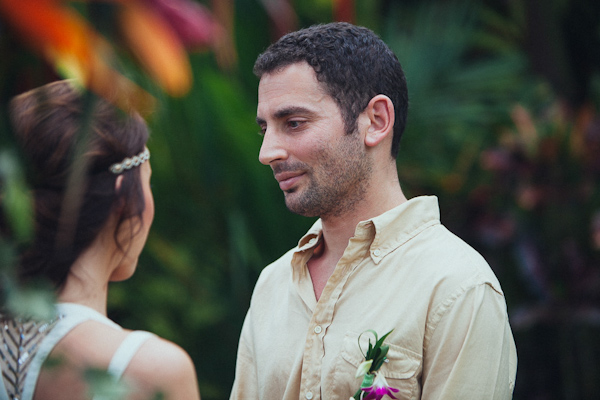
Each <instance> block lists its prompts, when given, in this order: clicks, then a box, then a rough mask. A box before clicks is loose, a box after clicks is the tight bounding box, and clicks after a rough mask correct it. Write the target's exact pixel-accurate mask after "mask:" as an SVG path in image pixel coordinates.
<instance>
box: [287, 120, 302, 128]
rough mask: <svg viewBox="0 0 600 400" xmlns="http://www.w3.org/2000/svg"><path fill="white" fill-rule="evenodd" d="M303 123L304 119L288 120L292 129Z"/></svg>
mask: <svg viewBox="0 0 600 400" xmlns="http://www.w3.org/2000/svg"><path fill="white" fill-rule="evenodd" d="M301 124H302V121H289V122H288V125H289V127H290V128H292V129H296V128H299V127H300V125H301Z"/></svg>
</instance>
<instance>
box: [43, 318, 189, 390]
mask: <svg viewBox="0 0 600 400" xmlns="http://www.w3.org/2000/svg"><path fill="white" fill-rule="evenodd" d="M134 332H138V333H139V332H140V331H130V330H126V329H122V330H121V329H115V328H114V327H111V326H108V325H105V324H103V323H101V322H97V321H86V322H84V323H82V324H80V325H78V326H77V327H75V328H74V329H73V330H72V332H70V333H69V334H68V335H66V336H65V337H64V339H63V340H61V342H60V343H58V345H57V346H56V348H55V350H56V353H58V354H56V353H55V354H56V355H59V356H65V357H66V358H67V359H69V360H70V361H71V363H72V365H75V366H77V365H78V366H79V367H90V366H92V367H96V368H100V369H103V370H106V369H108V366H109V365H110V363H111V361H113V357H114V356H115V354H116V353H117V351H120V350H125V352H127V350H128V349H127V347H129V346H134V345H135V344H136V343H135V341H134V342H126V341H127V339H128V337H130V335H131V334H132V333H134ZM137 345H139V347H137V349H134V353H133V354H132V355H131V358H130V360H128V361H125V362H126V363H127V364H126V365H125V366H124V367H125V369H124V373H123V376H122V378H123V379H124V380H126V381H128V382H129V383H131V384H133V385H134V387H135V391H137V392H140V394H141V393H148V394H151V393H156V392H161V393H163V394H164V395H165V397H164V398H165V399H166V400H169V399H182V398H185V399H192V400H193V399H199V394H198V384H197V376H196V371H195V367H194V363H193V362H192V359H191V358H190V356H189V354H188V353H187V352H186V351H185V350H184V349H183V348H181V347H180V346H178V345H177V344H175V343H173V342H171V341H169V340H166V339H163V338H160V337H159V336H156V335H152V334H151V335H148V336H147V337H144V338H142V339H141V341H140V343H137ZM122 347H125V349H122ZM150 397H152V396H150ZM150 397H148V398H150ZM134 398H138V396H134ZM139 398H147V397H146V396H139Z"/></svg>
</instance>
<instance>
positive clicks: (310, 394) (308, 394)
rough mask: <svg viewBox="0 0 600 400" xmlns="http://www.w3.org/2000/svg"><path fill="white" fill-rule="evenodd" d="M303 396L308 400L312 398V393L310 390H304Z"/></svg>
mask: <svg viewBox="0 0 600 400" xmlns="http://www.w3.org/2000/svg"><path fill="white" fill-rule="evenodd" d="M305 397H306V398H307V399H308V400H310V399H312V398H313V394H312V392H306V395H305Z"/></svg>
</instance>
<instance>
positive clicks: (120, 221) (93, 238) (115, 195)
mask: <svg viewBox="0 0 600 400" xmlns="http://www.w3.org/2000/svg"><path fill="white" fill-rule="evenodd" d="M86 99H87V98H86V97H85V96H83V95H82V93H81V92H80V91H78V90H77V89H76V88H75V87H74V86H73V85H72V84H71V83H69V82H68V81H60V82H54V83H51V84H48V85H46V86H42V87H40V88H38V89H35V90H32V91H30V92H27V93H25V94H22V95H20V96H17V97H16V98H14V99H13V100H12V102H11V108H10V115H11V120H12V123H13V128H14V133H15V135H16V137H17V139H18V140H19V141H20V143H21V145H22V148H23V152H24V154H25V156H26V157H27V158H28V162H29V165H31V172H32V174H31V175H32V176H33V182H32V184H31V185H32V188H33V191H34V199H35V236H34V239H33V241H32V243H31V246H29V248H28V250H27V251H26V252H25V253H24V254H23V255H22V258H21V262H20V265H19V270H18V275H19V278H20V279H21V280H22V281H23V282H25V283H28V282H29V283H33V282H36V281H49V282H51V283H52V284H53V285H54V287H55V288H56V294H57V299H58V303H57V312H56V318H54V319H53V320H51V321H41V322H40V321H32V320H27V319H24V318H19V317H10V316H8V315H5V314H4V315H2V321H0V322H1V323H2V325H1V326H2V327H3V329H2V330H1V332H2V343H0V353H1V354H0V364H1V366H2V372H3V379H1V380H0V399H6V398H8V399H20V400H30V399H33V400H42V399H45V400H47V399H66V400H68V399H91V398H94V397H93V396H92V395H90V385H89V382H88V381H89V379H86V378H85V376H84V375H85V374H86V373H87V372H89V371H91V370H103V371H108V373H109V374H110V375H111V377H112V378H111V379H114V380H115V381H116V380H118V379H121V381H122V382H124V383H125V384H126V385H127V387H129V388H130V394H129V395H128V396H127V397H126V398H127V399H150V398H156V397H155V396H156V395H157V393H161V394H162V395H163V396H164V397H163V398H165V399H170V400H174V399H181V400H190V399H191V400H194V399H199V398H200V395H199V392H198V385H197V381H196V373H195V370H194V365H193V363H192V361H191V359H190V357H189V356H188V354H187V353H186V352H185V351H184V350H183V349H181V348H180V347H178V346H177V345H175V344H173V343H171V342H169V341H166V340H164V339H161V338H159V337H157V336H155V335H152V334H150V333H148V332H141V331H134V332H132V331H128V330H126V329H123V328H121V327H120V326H118V325H117V324H115V323H114V322H112V321H111V320H109V319H108V318H107V317H106V303H107V291H108V284H109V282H111V281H121V280H124V279H127V278H129V277H130V276H131V275H133V273H134V271H135V269H136V265H137V260H138V256H139V254H140V252H141V251H142V248H143V246H144V244H145V241H146V237H147V235H148V230H149V228H150V225H151V223H152V219H153V217H154V202H153V198H152V192H151V189H150V174H151V169H150V163H149V161H148V158H149V153H148V149H147V148H146V147H145V146H146V140H147V138H148V131H147V127H146V125H145V123H144V121H143V120H142V118H141V117H139V116H138V115H124V114H123V113H122V112H120V111H119V110H116V109H115V108H114V107H112V106H111V105H110V104H108V103H107V102H105V101H103V100H100V99H96V101H95V102H93V103H89V102H87V101H86ZM89 104H92V107H93V111H92V113H91V114H89ZM89 116H91V118H88V117H89ZM81 143H83V145H81ZM79 148H83V149H84V150H83V151H79V150H77V149H79ZM76 154H77V156H76ZM73 171H75V174H74V173H73ZM78 172H79V174H77V173H78ZM69 182H75V184H71V185H69ZM73 189H75V190H73ZM113 386H115V387H119V386H118V385H113ZM97 398H99V397H98V396H96V399H97Z"/></svg>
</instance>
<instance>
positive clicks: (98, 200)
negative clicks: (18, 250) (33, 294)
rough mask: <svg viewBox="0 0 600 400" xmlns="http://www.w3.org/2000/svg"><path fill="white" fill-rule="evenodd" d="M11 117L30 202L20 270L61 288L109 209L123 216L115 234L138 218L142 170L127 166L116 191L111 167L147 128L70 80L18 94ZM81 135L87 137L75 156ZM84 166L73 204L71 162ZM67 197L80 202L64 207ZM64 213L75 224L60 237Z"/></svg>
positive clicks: (138, 147)
mask: <svg viewBox="0 0 600 400" xmlns="http://www.w3.org/2000/svg"><path fill="white" fill-rule="evenodd" d="M90 99H92V101H89V100H90ZM10 117H11V122H12V127H13V132H14V134H15V136H16V138H17V141H18V142H19V143H20V144H21V147H22V150H23V154H24V156H25V158H26V162H27V163H28V167H29V174H28V175H29V178H30V179H29V180H30V182H29V184H30V187H31V188H32V190H33V197H34V201H35V221H34V224H35V229H34V237H33V240H32V242H31V243H30V245H29V246H28V248H27V249H26V250H25V251H24V252H23V253H22V255H21V261H20V265H19V270H18V275H19V277H20V278H21V280H22V281H25V282H27V281H35V280H39V279H48V280H50V282H51V283H52V284H53V285H54V286H55V287H56V288H61V287H62V285H63V284H64V282H65V280H66V278H67V275H68V273H69V269H70V267H71V265H72V264H73V263H74V262H75V260H76V259H77V258H78V257H79V255H80V254H81V253H82V252H83V251H84V250H85V249H86V248H87V247H89V246H90V244H91V243H92V242H93V241H94V239H95V238H96V237H97V236H98V234H99V233H100V231H101V230H102V228H103V227H104V226H105V225H106V223H107V221H108V220H109V217H110V216H111V214H112V212H113V211H115V210H116V211H118V212H119V215H120V217H119V219H118V221H117V230H116V231H115V235H114V238H115V241H117V232H118V228H119V227H120V226H121V224H122V223H123V222H124V221H125V220H127V219H129V218H133V217H136V218H138V219H139V221H140V224H141V221H142V219H141V214H142V212H143V211H144V207H145V205H144V195H143V190H142V182H141V176H140V169H139V168H132V169H129V170H125V171H124V172H123V173H122V174H121V175H123V180H122V182H121V185H120V187H119V190H118V191H117V190H116V187H115V183H116V179H117V177H118V175H116V174H114V173H112V172H110V171H109V167H110V166H111V165H112V164H114V163H119V162H121V161H123V159H125V158H126V157H132V156H134V155H137V154H139V153H140V152H142V151H143V150H144V148H145V145H146V141H147V139H148V129H147V126H146V124H145V122H144V120H143V119H142V118H141V117H140V116H139V115H137V114H133V115H127V114H125V113H123V112H122V111H120V110H119V109H117V108H115V107H114V106H112V105H111V104H109V103H108V102H106V101H104V100H102V99H100V98H97V97H95V96H93V95H91V94H89V93H86V92H84V91H83V90H80V89H79V88H77V87H76V86H74V85H73V83H72V82H70V81H58V82H53V83H50V84H47V85H45V86H42V87H39V88H37V89H34V90H31V91H29V92H27V93H24V94H21V95H19V96H16V97H15V98H14V99H12V101H11V103H10ZM82 138H85V140H87V143H86V145H85V147H84V150H83V151H82V152H79V156H78V157H77V159H76V152H77V150H76V147H77V143H78V142H79V141H81V140H82ZM81 166H83V169H82V170H81V171H83V172H84V174H83V179H82V180H81V185H79V186H78V187H77V192H78V193H79V196H80V197H78V199H79V202H74V203H73V202H72V201H69V200H72V199H69V198H68V196H69V195H68V194H67V187H68V180H69V177H70V176H71V173H72V171H73V168H82V167H81ZM71 197H73V196H71ZM72 203H73V204H76V205H77V204H78V207H73V208H71V209H64V210H63V208H64V204H72ZM67 219H68V221H72V225H71V229H67V230H66V232H68V233H69V234H68V235H67V237H66V239H67V240H65V236H64V233H65V232H64V231H65V230H64V227H65V226H67V227H68V226H69V225H68V224H66V225H65V220H67ZM134 225H135V224H134ZM138 226H141V225H138ZM135 233H137V232H131V235H132V236H133V235H134V234H135ZM117 244H118V246H119V247H120V248H121V249H123V247H122V245H121V244H120V243H118V241H117Z"/></svg>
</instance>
